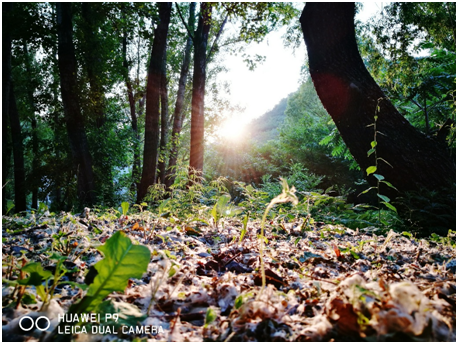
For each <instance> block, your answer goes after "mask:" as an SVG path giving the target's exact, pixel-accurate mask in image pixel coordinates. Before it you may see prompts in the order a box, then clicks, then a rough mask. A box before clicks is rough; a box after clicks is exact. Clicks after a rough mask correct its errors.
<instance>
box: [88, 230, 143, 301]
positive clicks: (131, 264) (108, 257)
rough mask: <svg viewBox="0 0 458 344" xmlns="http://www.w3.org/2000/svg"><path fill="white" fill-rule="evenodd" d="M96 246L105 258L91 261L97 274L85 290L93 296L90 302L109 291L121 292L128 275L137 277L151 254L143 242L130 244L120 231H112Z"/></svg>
mask: <svg viewBox="0 0 458 344" xmlns="http://www.w3.org/2000/svg"><path fill="white" fill-rule="evenodd" d="M98 250H99V251H100V252H102V253H103V255H104V256H105V258H104V259H103V260H101V261H99V262H98V263H97V264H95V268H96V270H97V272H98V274H97V276H96V277H95V279H94V282H93V283H92V284H91V285H90V286H89V290H88V293H87V296H89V297H91V298H93V302H92V305H94V302H96V303H98V302H100V301H102V300H103V299H104V298H105V297H107V296H108V294H110V293H112V292H115V291H119V292H123V291H124V289H125V288H126V286H127V282H128V281H129V278H141V277H142V275H143V273H144V272H145V271H146V268H147V267H148V263H149V261H150V256H151V252H150V251H149V249H148V248H147V247H146V246H142V245H134V244H132V241H131V240H130V239H129V238H128V237H127V236H126V234H125V233H124V232H122V231H119V232H116V233H115V234H114V235H113V236H112V237H111V238H110V239H108V240H107V241H106V243H105V245H103V246H100V247H99V248H98Z"/></svg>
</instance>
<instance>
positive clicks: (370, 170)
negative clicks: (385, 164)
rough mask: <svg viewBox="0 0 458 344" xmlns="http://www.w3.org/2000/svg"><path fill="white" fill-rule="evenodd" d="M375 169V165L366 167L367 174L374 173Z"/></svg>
mask: <svg viewBox="0 0 458 344" xmlns="http://www.w3.org/2000/svg"><path fill="white" fill-rule="evenodd" d="M375 171H377V166H369V167H368V168H367V169H366V172H367V175H370V174H372V173H374V172H375Z"/></svg>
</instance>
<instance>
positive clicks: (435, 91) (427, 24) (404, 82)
mask: <svg viewBox="0 0 458 344" xmlns="http://www.w3.org/2000/svg"><path fill="white" fill-rule="evenodd" d="M455 26H456V4H455V3H392V4H390V5H388V6H385V8H384V15H383V16H380V17H375V18H373V19H372V20H371V21H370V22H369V23H368V24H366V25H365V26H362V27H361V28H360V48H361V52H362V55H363V57H364V59H365V62H366V66H367V67H368V69H369V71H370V72H371V74H372V75H373V76H374V77H375V79H376V81H377V82H378V83H379V84H380V86H381V87H382V89H383V90H384V92H385V93H386V94H387V96H389V98H390V100H391V101H392V102H393V103H394V105H395V106H396V107H397V108H398V109H399V110H400V112H401V113H402V114H403V115H405V116H406V118H407V119H408V120H409V122H410V123H412V124H413V125H414V126H415V127H417V128H418V129H420V130H422V131H424V132H425V133H426V134H428V135H438V136H442V134H440V133H439V132H438V130H439V129H440V128H441V126H442V125H443V124H444V123H445V122H446V121H447V120H452V122H453V121H454V119H455V118H456V115H455V113H456V100H455V99H456V48H455V43H454V42H455V38H454V37H455V30H456V29H455ZM374 38H375V39H374ZM452 42H453V43H452ZM451 137H453V136H451ZM440 140H443V141H444V142H445V140H444V137H440ZM454 142H455V139H452V142H448V144H449V146H450V147H454V145H455V143H454Z"/></svg>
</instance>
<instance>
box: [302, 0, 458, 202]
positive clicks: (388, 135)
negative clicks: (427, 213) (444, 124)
mask: <svg viewBox="0 0 458 344" xmlns="http://www.w3.org/2000/svg"><path fill="white" fill-rule="evenodd" d="M354 14H355V5H354V3H307V5H306V6H305V8H304V11H303V12H302V16H301V19H300V21H301V25H302V30H303V34H304V40H305V43H306V45H307V51H308V58H309V68H310V75H311V77H312V80H313V83H314V85H315V88H316V91H317V93H318V96H319V97H320V99H321V102H322V103H323V105H324V107H325V108H326V110H327V111H328V113H329V115H331V117H332V119H333V120H334V122H335V124H336V126H337V128H338V130H339V132H340V134H341V136H342V139H343V140H344V142H345V144H346V145H347V147H348V148H349V150H350V152H351V154H352V155H353V157H354V158H355V160H356V161H357V163H358V164H359V166H360V167H361V169H362V170H363V171H366V169H367V168H368V167H369V166H375V165H377V171H376V174H379V175H382V176H384V177H385V180H386V181H388V182H390V183H391V184H393V185H394V186H395V187H396V188H397V189H398V190H399V191H401V192H406V191H412V190H420V189H422V188H425V189H429V190H435V189H438V188H442V187H450V185H451V182H453V181H454V179H455V164H454V162H453V160H452V158H451V156H450V154H449V152H447V150H446V149H444V148H443V147H442V146H441V145H440V144H439V143H438V142H437V141H436V140H435V139H433V138H429V137H427V136H425V135H424V134H422V133H421V132H419V131H418V130H416V129H415V128H414V127H413V126H412V125H410V124H409V122H408V121H407V120H406V119H405V118H404V117H403V116H402V115H401V114H400V113H399V112H398V111H397V110H396V108H395V107H394V106H393V105H392V104H391V102H390V101H389V100H388V99H387V98H386V96H385V94H384V93H383V92H382V90H381V89H380V87H379V86H378V85H377V83H376V82H375V81H374V79H373V78H372V77H371V75H370V74H369V72H368V71H367V69H366V68H365V66H364V63H363V60H362V59H361V56H360V54H359V52H358V47H357V43H356V39H355V26H354V21H353V17H354ZM375 115H377V116H378V118H377V122H376V128H377V131H378V133H377V145H376V147H375V149H376V155H374V154H372V155H370V156H368V151H369V149H370V148H371V142H372V141H374V125H373V124H374V122H375V120H374V116H375ZM375 156H378V157H379V158H382V159H384V160H386V161H387V162H388V163H389V164H387V163H386V162H385V161H384V160H380V159H379V160H378V161H377V163H376V161H375V158H374V157H375ZM367 179H368V181H369V183H370V184H372V185H375V184H376V179H375V177H374V175H373V174H371V175H369V177H368V178H367ZM381 193H382V194H384V195H387V194H388V195H392V196H398V195H399V194H398V193H397V192H395V191H394V190H393V189H391V188H387V190H382V192H381Z"/></svg>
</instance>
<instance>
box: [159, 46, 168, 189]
mask: <svg viewBox="0 0 458 344" xmlns="http://www.w3.org/2000/svg"><path fill="white" fill-rule="evenodd" d="M168 119H169V96H168V92H167V69H166V58H165V55H164V60H163V63H162V73H161V140H160V143H159V164H158V171H159V173H158V176H157V183H162V184H165V168H166V166H167V163H166V156H165V150H166V146H167V131H168V125H167V124H168Z"/></svg>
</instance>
